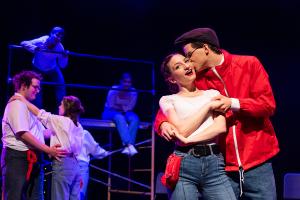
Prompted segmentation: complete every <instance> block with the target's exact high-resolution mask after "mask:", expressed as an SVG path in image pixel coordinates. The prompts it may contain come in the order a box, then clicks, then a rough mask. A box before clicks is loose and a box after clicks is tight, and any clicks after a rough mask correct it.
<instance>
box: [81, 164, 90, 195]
mask: <svg viewBox="0 0 300 200" xmlns="http://www.w3.org/2000/svg"><path fill="white" fill-rule="evenodd" d="M79 167H80V174H81V178H82V182H83V185H82V187H81V189H80V200H85V199H87V187H88V184H89V178H90V175H89V170H90V168H89V163H87V162H84V161H79Z"/></svg>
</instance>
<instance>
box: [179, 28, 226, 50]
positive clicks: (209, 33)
mask: <svg viewBox="0 0 300 200" xmlns="http://www.w3.org/2000/svg"><path fill="white" fill-rule="evenodd" d="M191 42H203V43H208V44H211V45H213V46H216V47H218V48H220V44H219V39H218V37H217V34H216V32H215V31H214V30H212V29H211V28H196V29H193V30H191V31H188V32H186V33H184V34H182V35H181V36H179V37H178V38H177V39H176V40H175V42H174V44H175V45H186V44H188V43H191Z"/></svg>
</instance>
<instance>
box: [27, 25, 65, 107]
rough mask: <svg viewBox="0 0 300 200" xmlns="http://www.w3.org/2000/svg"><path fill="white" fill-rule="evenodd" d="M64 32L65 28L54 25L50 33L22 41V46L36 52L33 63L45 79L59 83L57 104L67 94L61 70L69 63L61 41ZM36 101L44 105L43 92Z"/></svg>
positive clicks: (40, 105) (56, 88)
mask: <svg viewBox="0 0 300 200" xmlns="http://www.w3.org/2000/svg"><path fill="white" fill-rule="evenodd" d="M64 33H65V31H64V29H63V28H61V27H53V28H52V30H51V32H50V34H49V35H44V36H41V37H39V38H35V39H32V40H25V41H22V42H21V46H22V47H24V48H25V49H26V50H28V51H30V52H31V53H34V57H33V60H32V64H33V66H34V67H35V68H36V69H37V70H38V71H39V72H40V73H41V74H43V76H44V80H46V81H51V82H55V83H57V84H59V85H56V86H55V97H56V105H58V104H59V103H60V101H61V100H62V98H63V97H64V96H65V95H66V88H65V86H64V84H65V80H64V76H63V73H62V71H61V69H63V68H65V67H66V66H67V64H68V53H67V51H65V50H64V46H63V45H62V43H61V41H62V39H63V37H64ZM35 103H36V105H37V106H38V107H42V93H41V94H40V95H39V96H37V99H36V100H35Z"/></svg>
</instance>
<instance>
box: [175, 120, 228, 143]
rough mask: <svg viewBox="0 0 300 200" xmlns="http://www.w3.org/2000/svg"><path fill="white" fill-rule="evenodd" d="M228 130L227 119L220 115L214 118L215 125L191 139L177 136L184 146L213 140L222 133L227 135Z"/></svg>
mask: <svg viewBox="0 0 300 200" xmlns="http://www.w3.org/2000/svg"><path fill="white" fill-rule="evenodd" d="M226 130H227V128H226V119H225V117H224V116H223V115H221V114H218V115H217V116H215V117H214V123H213V124H212V125H210V126H209V127H207V128H206V129H204V130H203V131H202V132H201V133H199V134H196V135H193V136H191V137H188V138H185V137H183V136H182V135H179V134H175V136H176V137H177V139H178V140H179V142H181V143H183V145H191V144H195V143H198V142H204V141H207V140H211V139H213V138H215V137H216V136H218V135H219V134H221V133H225V132H226Z"/></svg>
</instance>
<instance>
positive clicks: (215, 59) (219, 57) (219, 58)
mask: <svg viewBox="0 0 300 200" xmlns="http://www.w3.org/2000/svg"><path fill="white" fill-rule="evenodd" d="M223 62H224V54H223V53H222V54H214V55H213V56H212V58H211V60H210V63H209V67H215V66H219V65H222V64H223Z"/></svg>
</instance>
